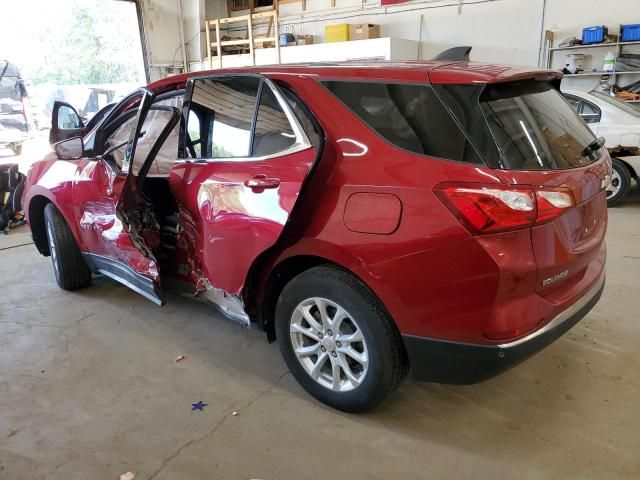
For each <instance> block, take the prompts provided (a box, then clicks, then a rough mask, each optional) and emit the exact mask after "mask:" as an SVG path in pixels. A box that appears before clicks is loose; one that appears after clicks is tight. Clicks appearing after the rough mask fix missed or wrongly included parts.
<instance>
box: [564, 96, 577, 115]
mask: <svg viewBox="0 0 640 480" xmlns="http://www.w3.org/2000/svg"><path fill="white" fill-rule="evenodd" d="M564 98H565V100H566V101H567V102H569V105H571V108H573V109H574V110H575V111H576V112H577V113H580V101H579V100H578V99H577V98H576V97H573V96H571V95H565V96H564Z"/></svg>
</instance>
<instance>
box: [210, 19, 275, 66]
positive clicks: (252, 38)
mask: <svg viewBox="0 0 640 480" xmlns="http://www.w3.org/2000/svg"><path fill="white" fill-rule="evenodd" d="M264 20H266V21H267V34H266V35H265V36H257V35H254V27H255V26H256V25H257V23H256V21H257V22H258V23H260V22H261V21H264ZM236 22H238V23H239V22H246V23H247V35H246V36H247V38H244V39H238V40H224V41H222V40H221V37H220V27H221V26H222V25H228V24H230V23H236ZM213 27H215V31H216V33H215V35H216V37H215V38H216V41H215V42H212V41H211V29H212V28H213ZM272 27H273V36H272V35H271V31H272ZM204 30H205V33H206V37H207V56H208V57H209V67H210V68H213V49H214V48H215V50H216V54H217V57H218V68H222V56H223V51H222V47H245V48H246V47H248V48H249V54H250V55H251V63H252V64H253V65H255V64H256V57H255V47H256V44H261V45H263V46H264V44H265V43H269V42H271V43H273V45H274V46H275V49H276V57H277V61H278V63H280V44H279V43H278V37H279V36H280V34H279V31H278V12H277V10H270V11H267V12H258V13H249V14H247V15H240V16H237V17H229V18H217V19H215V20H206V21H205V22H204Z"/></svg>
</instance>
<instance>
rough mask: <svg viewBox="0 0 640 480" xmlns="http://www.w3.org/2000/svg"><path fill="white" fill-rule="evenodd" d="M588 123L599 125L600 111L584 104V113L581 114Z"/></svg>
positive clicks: (586, 103)
mask: <svg viewBox="0 0 640 480" xmlns="http://www.w3.org/2000/svg"><path fill="white" fill-rule="evenodd" d="M580 116H581V117H582V118H584V120H585V122H587V123H598V122H599V121H600V110H599V109H598V107H596V106H595V105H592V104H590V103H588V102H582V113H581V114H580Z"/></svg>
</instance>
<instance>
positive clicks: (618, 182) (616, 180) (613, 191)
mask: <svg viewBox="0 0 640 480" xmlns="http://www.w3.org/2000/svg"><path fill="white" fill-rule="evenodd" d="M621 187H622V178H620V174H619V173H618V171H617V170H616V169H615V168H614V169H613V171H612V172H611V182H610V183H609V186H608V187H607V200H609V199H610V198H612V197H615V196H616V195H618V193H619V192H620V188H621Z"/></svg>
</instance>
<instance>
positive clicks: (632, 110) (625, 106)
mask: <svg viewBox="0 0 640 480" xmlns="http://www.w3.org/2000/svg"><path fill="white" fill-rule="evenodd" d="M591 95H593V96H594V97H596V98H598V99H599V100H603V101H605V102H607V103H610V104H611V105H614V106H616V107H618V108H621V109H622V110H624V111H625V112H627V113H629V114H631V115H633V116H634V117H638V118H640V104H637V103H636V104H633V103H627V102H623V101H622V100H618V99H617V98H616V97H612V96H611V95H606V94H604V93H602V92H591Z"/></svg>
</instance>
